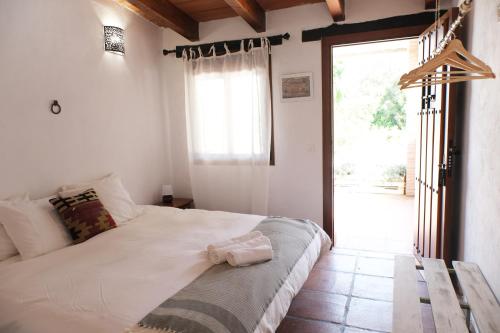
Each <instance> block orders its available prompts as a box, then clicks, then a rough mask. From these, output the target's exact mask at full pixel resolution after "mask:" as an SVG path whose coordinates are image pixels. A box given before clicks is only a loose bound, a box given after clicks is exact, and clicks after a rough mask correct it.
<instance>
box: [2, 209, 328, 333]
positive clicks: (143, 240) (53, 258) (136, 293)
mask: <svg viewBox="0 0 500 333" xmlns="http://www.w3.org/2000/svg"><path fill="white" fill-rule="evenodd" d="M263 218H264V217H262V216H256V215H243V214H234V213H227V212H210V211H202V210H179V209H175V208H168V207H154V206H148V207H147V209H146V210H145V214H143V215H141V216H139V217H137V218H136V219H134V220H132V221H130V223H128V224H126V225H123V226H120V227H119V228H116V229H113V230H110V231H107V232H105V233H103V234H100V235H98V236H96V237H94V238H92V239H90V240H88V241H86V242H84V243H81V244H78V245H75V246H70V247H66V248H63V249H61V250H58V251H55V252H51V253H48V254H46V255H43V256H40V257H37V258H33V259H30V260H26V261H20V262H16V263H12V264H9V265H2V266H1V267H0V328H1V327H2V326H4V325H9V324H12V323H13V322H17V323H20V324H21V326H22V327H23V328H24V330H23V331H22V333H45V332H53V333H58V332H72V333H88V332H93V333H99V332H103V333H104V332H105V333H114V332H116V333H121V332H123V331H124V330H125V329H126V328H127V327H131V326H133V325H134V324H135V323H137V322H138V321H139V320H140V319H142V318H143V317H144V316H145V315H146V314H147V313H149V312H150V311H151V310H152V309H153V308H155V307H156V306H157V305H159V304H160V303H162V302H163V301H164V300H166V299H167V298H169V297H170V296H172V295H173V294H175V293H176V292H177V291H178V290H180V289H182V288H183V287H184V286H186V285H187V284H189V283H190V282H191V281H192V280H194V279H195V278H196V277H197V276H199V275H200V274H201V273H203V272H204V271H205V270H206V269H208V268H209V267H210V266H211V263H210V262H209V261H208V259H207V255H206V246H207V244H209V243H213V242H217V241H221V240H224V239H227V238H231V237H235V236H239V235H242V234H244V233H246V232H249V231H250V230H251V229H253V228H254V227H255V226H256V225H257V224H258V223H259V222H260V221H261V220H262V219H263ZM317 238H318V237H317ZM325 239H326V240H327V239H328V237H326V238H324V236H323V240H322V241H321V243H322V244H325ZM313 252H314V251H313ZM316 252H317V251H316ZM314 256H315V255H314V254H312V257H314ZM313 259H314V260H311V259H309V260H308V261H309V263H308V264H307V266H312V265H311V264H310V262H312V263H314V261H315V260H316V259H317V255H316V258H313ZM309 269H310V268H309ZM307 273H308V271H307ZM301 275H304V274H301ZM305 276H307V274H305ZM299 280H305V278H304V279H299ZM302 283H303V281H302V282H301V283H300V286H301V284H302ZM295 284H297V283H295ZM300 286H299V287H298V288H299V289H300ZM282 289H283V288H282ZM293 289H297V287H294V288H293ZM297 291H298V289H297ZM277 297H278V296H277ZM280 297H281V296H280ZM291 297H293V295H290V297H284V298H289V299H288V300H286V301H285V302H284V303H285V304H282V305H281V307H283V306H284V305H286V306H285V307H284V308H285V309H288V305H289V302H290V300H291ZM287 302H288V304H286V303H287ZM281 303H283V301H281ZM272 311H274V312H280V311H277V310H272ZM281 312H283V311H281ZM285 312H286V311H285ZM283 315H284V313H276V314H272V315H271V317H272V318H267V316H266V318H265V319H264V321H265V323H261V324H263V326H264V327H265V326H267V327H272V326H274V325H275V324H272V322H276V321H277V322H278V323H279V320H281V317H282V316H283ZM273 318H274V319H273ZM267 322H270V323H267ZM266 323H267V324H266ZM259 326H260V325H259ZM264 331H265V330H264Z"/></svg>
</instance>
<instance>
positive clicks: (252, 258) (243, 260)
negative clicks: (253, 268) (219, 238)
mask: <svg viewBox="0 0 500 333" xmlns="http://www.w3.org/2000/svg"><path fill="white" fill-rule="evenodd" d="M271 259H273V249H272V247H270V246H267V245H263V246H259V247H254V248H248V249H233V250H231V251H229V252H228V253H227V262H228V263H229V264H230V265H231V266H235V267H238V266H249V265H252V264H258V263H261V262H264V261H267V260H271Z"/></svg>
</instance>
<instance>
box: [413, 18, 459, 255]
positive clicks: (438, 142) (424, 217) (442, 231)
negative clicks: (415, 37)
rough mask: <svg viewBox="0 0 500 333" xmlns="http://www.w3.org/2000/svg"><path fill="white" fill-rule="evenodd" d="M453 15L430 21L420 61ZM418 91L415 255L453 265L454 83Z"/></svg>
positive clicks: (420, 51)
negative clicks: (432, 22) (433, 23)
mask: <svg viewBox="0 0 500 333" xmlns="http://www.w3.org/2000/svg"><path fill="white" fill-rule="evenodd" d="M457 15H458V10H457V9H450V10H449V11H448V12H447V13H446V14H444V15H443V16H441V25H440V27H438V29H436V26H435V25H432V26H430V27H429V28H428V29H427V30H425V31H424V32H423V33H422V34H421V35H420V37H419V42H418V43H419V45H418V46H419V63H420V64H422V63H425V62H427V61H428V60H429V59H430V56H431V54H432V52H433V51H434V50H435V48H436V47H437V45H438V43H439V41H440V40H441V38H442V37H443V36H444V35H445V34H446V32H447V31H448V28H449V26H450V24H451V22H453V20H454V19H455V18H456V17H457ZM421 89H422V99H421V110H420V111H419V112H418V113H417V149H416V160H417V163H416V172H415V200H416V225H415V242H414V248H415V254H416V255H417V257H419V258H421V257H426V258H442V259H444V260H445V261H446V263H447V264H451V260H452V259H453V256H454V254H455V253H454V249H453V244H452V241H453V237H452V233H453V228H454V226H453V224H454V221H453V220H452V216H453V214H452V210H453V195H454V187H455V181H456V177H454V176H455V175H454V172H453V171H454V170H453V169H454V159H455V155H456V153H457V146H456V142H457V140H456V138H455V127H456V124H455V121H456V109H457V102H456V101H457V89H458V86H457V85H456V84H452V85H450V84H448V85H431V86H428V87H422V88H421Z"/></svg>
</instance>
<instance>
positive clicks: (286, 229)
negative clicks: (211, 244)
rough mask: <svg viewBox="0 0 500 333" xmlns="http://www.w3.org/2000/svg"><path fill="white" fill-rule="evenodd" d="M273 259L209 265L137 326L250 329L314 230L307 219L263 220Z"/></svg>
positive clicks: (208, 332)
mask: <svg viewBox="0 0 500 333" xmlns="http://www.w3.org/2000/svg"><path fill="white" fill-rule="evenodd" d="M254 230H259V231H261V232H262V233H263V234H264V235H265V236H267V237H269V239H270V240H271V244H272V247H273V259H272V260H270V261H268V262H265V263H262V264H257V265H252V266H247V267H239V268H235V267H231V266H230V265H229V264H227V263H225V264H221V265H214V266H212V267H211V268H210V269H208V270H207V271H205V272H204V273H203V274H202V275H200V276H199V277H198V278H197V279H196V280H194V281H193V282H191V283H190V284H189V285H187V286H186V287H184V288H183V289H182V290H180V291H179V292H178V293H177V294H175V295H174V296H172V297H171V298H169V299H168V300H166V301H165V302H164V303H162V304H160V305H159V306H158V307H157V308H156V309H154V310H153V311H151V312H150V313H149V314H148V315H147V316H146V317H144V318H143V319H142V320H141V321H140V322H139V326H141V327H144V328H151V329H157V330H164V331H169V332H179V333H181V332H182V333H194V332H196V333H250V332H253V331H254V330H255V328H256V327H257V325H258V323H259V322H260V320H261V318H262V316H263V315H264V313H265V312H266V310H267V308H268V306H269V304H270V303H271V302H272V300H273V299H274V296H275V295H276V293H277V292H278V290H279V289H280V288H281V286H282V285H283V283H284V282H285V281H286V279H287V277H288V275H289V274H290V273H291V271H292V269H293V268H294V266H295V264H296V263H297V261H298V260H299V259H300V257H301V256H302V254H303V253H304V251H305V250H306V248H307V247H308V245H309V244H310V243H311V242H312V240H313V238H314V236H315V235H316V233H317V232H318V226H317V225H316V224H314V223H312V222H311V221H308V220H292V219H286V218H276V217H273V218H267V219H265V220H263V221H262V222H261V223H259V225H257V227H256V228H255V229H254Z"/></svg>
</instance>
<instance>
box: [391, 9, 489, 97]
mask: <svg viewBox="0 0 500 333" xmlns="http://www.w3.org/2000/svg"><path fill="white" fill-rule="evenodd" d="M437 7H439V6H437ZM459 9H460V13H459V15H458V17H457V18H456V19H455V21H454V22H453V23H452V25H451V26H450V29H449V30H448V32H447V33H446V35H445V36H444V37H443V39H442V40H441V41H440V42H439V45H438V46H437V48H436V50H434V53H433V57H432V58H431V59H430V60H429V61H427V62H426V63H425V64H423V65H422V66H420V67H418V68H416V69H414V70H412V71H410V72H408V73H406V74H403V76H401V79H400V80H399V83H398V84H399V85H400V86H401V89H406V88H414V87H426V86H430V85H436V84H447V83H456V82H463V81H471V80H480V79H494V78H495V74H494V73H493V72H492V70H491V68H490V67H489V66H488V65H486V64H485V63H484V62H482V61H481V60H479V59H478V58H476V57H475V56H473V55H472V54H470V53H469V52H468V51H467V50H466V49H465V48H464V46H463V44H462V42H461V41H460V40H458V39H452V38H453V37H454V36H455V33H454V32H455V29H457V28H458V27H459V26H460V24H461V22H462V20H463V19H464V17H465V15H467V13H468V12H470V11H471V9H472V0H463V1H462V2H461V4H460V6H459ZM438 12H439V11H438V8H436V29H437V26H438V24H439V18H438V15H437V13H438Z"/></svg>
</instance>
